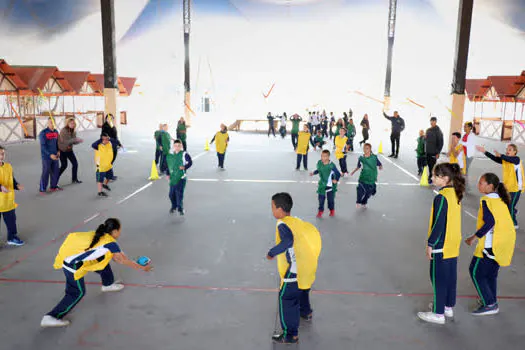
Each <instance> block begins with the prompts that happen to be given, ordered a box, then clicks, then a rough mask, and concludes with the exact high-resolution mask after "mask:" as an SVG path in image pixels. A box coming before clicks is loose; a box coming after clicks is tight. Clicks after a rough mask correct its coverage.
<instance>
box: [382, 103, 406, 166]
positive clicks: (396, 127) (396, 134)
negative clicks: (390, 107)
mask: <svg viewBox="0 0 525 350" xmlns="http://www.w3.org/2000/svg"><path fill="white" fill-rule="evenodd" d="M383 115H384V116H385V118H386V119H388V120H390V122H391V123H392V132H391V134H390V142H391V143H392V153H391V154H390V155H389V157H390V158H397V157H398V156H399V140H400V139H401V132H402V131H403V130H405V121H404V120H403V118H401V117H400V116H399V113H398V112H397V111H394V116H392V117H390V116H388V115H387V114H386V113H385V111H384V110H383Z"/></svg>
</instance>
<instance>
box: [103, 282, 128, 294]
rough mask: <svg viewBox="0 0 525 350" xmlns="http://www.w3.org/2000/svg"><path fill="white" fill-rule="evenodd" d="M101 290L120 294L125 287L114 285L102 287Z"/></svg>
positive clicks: (118, 284)
mask: <svg viewBox="0 0 525 350" xmlns="http://www.w3.org/2000/svg"><path fill="white" fill-rule="evenodd" d="M101 289H102V291H103V292H118V291H121V290H122V289H124V285H123V284H120V283H113V284H110V285H109V286H102V288H101Z"/></svg>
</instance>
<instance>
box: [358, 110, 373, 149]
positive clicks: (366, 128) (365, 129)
mask: <svg viewBox="0 0 525 350" xmlns="http://www.w3.org/2000/svg"><path fill="white" fill-rule="evenodd" d="M359 125H360V126H361V133H362V134H363V141H359V146H361V145H363V144H365V143H366V141H367V140H368V138H369V137H370V135H369V132H370V122H369V121H368V114H365V115H364V116H363V120H361V123H360V124H359Z"/></svg>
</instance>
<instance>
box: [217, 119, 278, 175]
mask: <svg viewBox="0 0 525 350" xmlns="http://www.w3.org/2000/svg"><path fill="white" fill-rule="evenodd" d="M269 115H270V114H269ZM274 136H275V134H274ZM268 137H270V132H269V131H268ZM213 141H215V149H216V150H217V158H218V159H219V169H221V170H224V158H225V157H226V148H228V143H229V142H230V136H229V135H228V128H226V125H224V124H221V130H220V131H218V132H217V133H216V134H215V136H213V138H212V139H211V142H210V144H211V143H213Z"/></svg>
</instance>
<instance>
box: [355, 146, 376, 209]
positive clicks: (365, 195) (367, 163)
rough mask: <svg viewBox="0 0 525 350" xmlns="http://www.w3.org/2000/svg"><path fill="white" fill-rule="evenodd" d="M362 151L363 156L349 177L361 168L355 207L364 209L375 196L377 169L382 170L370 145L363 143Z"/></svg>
mask: <svg viewBox="0 0 525 350" xmlns="http://www.w3.org/2000/svg"><path fill="white" fill-rule="evenodd" d="M363 151H364V154H363V155H362V156H360V157H359V160H358V161H357V168H355V169H354V171H352V173H351V174H350V176H351V175H354V173H355V172H356V171H358V170H359V169H361V167H362V168H363V169H362V170H361V174H360V175H359V180H358V184H357V201H356V207H357V208H361V207H363V208H365V209H366V205H367V203H368V199H369V198H370V197H372V196H373V195H375V194H376V181H377V168H378V167H379V170H383V165H382V164H381V162H380V161H379V158H377V156H376V155H375V154H373V153H372V145H370V144H369V143H365V145H364V147H363Z"/></svg>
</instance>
